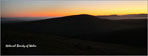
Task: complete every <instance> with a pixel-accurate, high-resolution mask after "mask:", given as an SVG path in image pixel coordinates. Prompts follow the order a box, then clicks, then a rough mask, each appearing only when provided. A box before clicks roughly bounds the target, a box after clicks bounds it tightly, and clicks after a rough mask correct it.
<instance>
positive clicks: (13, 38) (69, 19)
mask: <svg viewBox="0 0 148 56" xmlns="http://www.w3.org/2000/svg"><path fill="white" fill-rule="evenodd" d="M101 42H102V43H101ZM103 42H104V43H105V44H104V43H103ZM15 43H18V44H24V43H25V44H28V43H35V44H37V45H38V46H39V47H37V48H31V49H30V48H28V49H26V48H24V49H21V48H20V49H15V48H14V49H13V48H12V49H9V48H5V47H4V46H5V44H15ZM146 43H147V20H146V19H130V20H107V19H101V18H97V17H95V16H92V15H87V14H81V15H72V16H65V17H60V18H53V19H46V20H38V21H30V22H21V23H11V24H2V51H3V53H2V54H103V55H104V54H105V55H107V54H109V55H110V54H114V55H115V54H119V55H122V54H126V55H127V54H146V47H147V46H146V45H147V44H146Z"/></svg>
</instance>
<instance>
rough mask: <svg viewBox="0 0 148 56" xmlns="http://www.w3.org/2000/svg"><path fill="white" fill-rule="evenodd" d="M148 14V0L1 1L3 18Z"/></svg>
mask: <svg viewBox="0 0 148 56" xmlns="http://www.w3.org/2000/svg"><path fill="white" fill-rule="evenodd" d="M76 14H90V15H125V14H147V0H139V1H135V0H130V1H127V0H124V1H123V0H120V1H119V0H118V1H117V0H104V1H103V0H93V1H89V0H85V1H84V0H1V16H2V17H55V16H68V15H76Z"/></svg>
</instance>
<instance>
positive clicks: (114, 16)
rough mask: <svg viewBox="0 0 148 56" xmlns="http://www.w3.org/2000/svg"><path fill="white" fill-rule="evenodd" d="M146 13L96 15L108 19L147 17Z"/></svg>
mask: <svg viewBox="0 0 148 56" xmlns="http://www.w3.org/2000/svg"><path fill="white" fill-rule="evenodd" d="M147 15H148V14H129V15H106V16H97V17H98V18H103V19H109V20H122V19H147Z"/></svg>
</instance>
